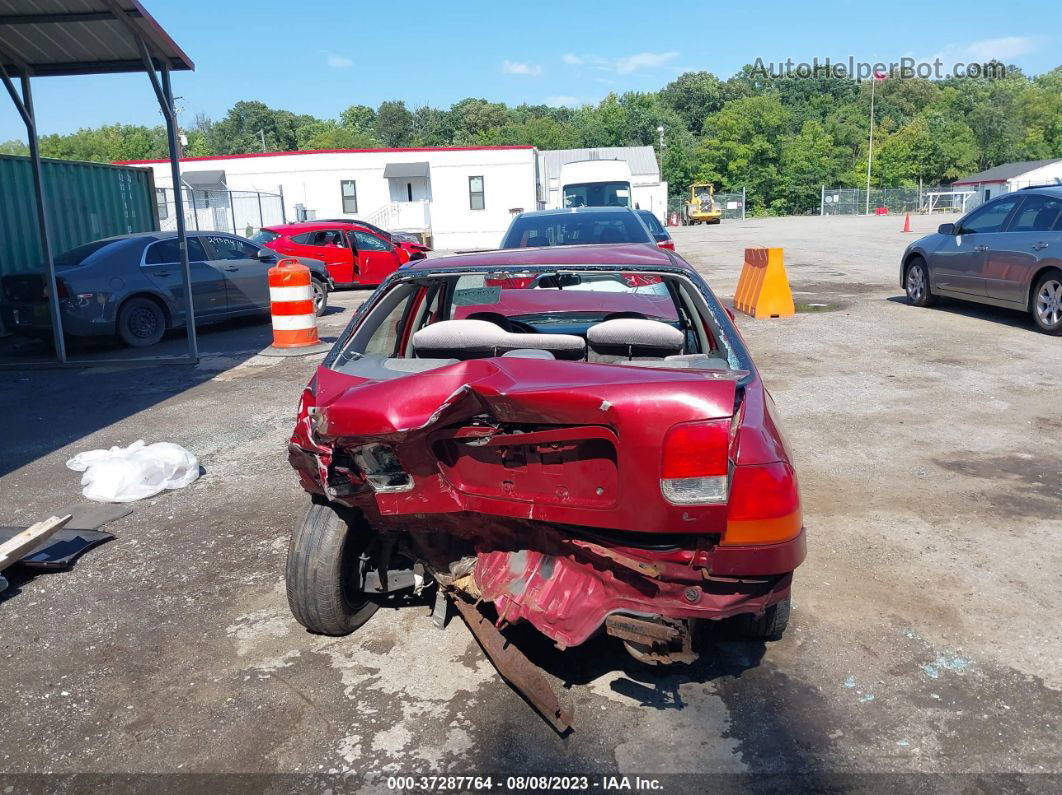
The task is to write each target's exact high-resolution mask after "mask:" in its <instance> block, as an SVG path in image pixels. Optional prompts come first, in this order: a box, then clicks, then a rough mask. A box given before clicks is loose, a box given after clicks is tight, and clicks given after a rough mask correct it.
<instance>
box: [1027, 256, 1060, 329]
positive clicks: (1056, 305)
mask: <svg viewBox="0 0 1062 795" xmlns="http://www.w3.org/2000/svg"><path fill="white" fill-rule="evenodd" d="M1029 303H1030V307H1029V311H1030V312H1031V313H1032V317H1033V321H1034V322H1035V323H1036V325H1037V326H1039V327H1040V331H1042V332H1044V333H1045V334H1054V335H1062V271H1059V270H1049V271H1047V272H1046V273H1044V274H1043V275H1042V276H1041V277H1040V278H1039V279H1037V280H1036V284H1035V286H1034V287H1033V291H1032V296H1031V298H1030V301H1029Z"/></svg>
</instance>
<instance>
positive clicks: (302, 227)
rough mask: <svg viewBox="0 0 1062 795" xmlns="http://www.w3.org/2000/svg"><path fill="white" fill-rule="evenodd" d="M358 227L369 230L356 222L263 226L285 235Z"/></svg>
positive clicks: (268, 230)
mask: <svg viewBox="0 0 1062 795" xmlns="http://www.w3.org/2000/svg"><path fill="white" fill-rule="evenodd" d="M348 226H349V227H357V228H359V229H369V231H372V230H371V229H370V228H369V227H367V226H365V224H361V223H358V222H356V221H296V222H295V223H293V224H272V225H270V226H263V227H262V228H263V229H265V230H266V231H267V232H279V233H283V234H289V233H291V232H313V231H314V230H317V229H335V228H336V227H348Z"/></svg>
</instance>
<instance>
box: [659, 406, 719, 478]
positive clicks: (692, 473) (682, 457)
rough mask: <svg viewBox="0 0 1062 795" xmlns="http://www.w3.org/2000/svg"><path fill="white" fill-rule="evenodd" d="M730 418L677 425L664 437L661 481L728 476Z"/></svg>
mask: <svg viewBox="0 0 1062 795" xmlns="http://www.w3.org/2000/svg"><path fill="white" fill-rule="evenodd" d="M729 446H730V418H729V417H727V418H726V419H725V420H709V421H707V422H687V423H683V424H682V425H675V426H674V427H672V428H671V430H669V431H668V432H667V436H665V437H664V462H663V466H662V468H661V472H660V476H661V477H662V478H696V477H701V476H703V475H725V474H726V473H727V468H728V464H727V448H729Z"/></svg>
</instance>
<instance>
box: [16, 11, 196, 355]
mask: <svg viewBox="0 0 1062 795" xmlns="http://www.w3.org/2000/svg"><path fill="white" fill-rule="evenodd" d="M104 2H105V3H106V5H107V7H108V8H109V11H99V12H96V11H94V12H81V13H73V12H71V13H60V14H31V15H17V16H16V15H5V16H0V25H19V24H27V25H28V24H34V25H37V24H47V23H63V22H87V21H99V20H116V21H118V22H121V23H122V24H123V25H124V26H125V28H126V30H128V32H129V34H130V36H131V37H132V39H133V41H134V42H135V43H136V46H137V49H138V51H139V54H140V60H139V63H138V62H135V61H115V62H110V61H107V62H104V61H84V62H79V63H77V64H73V65H71V64H67V65H64V66H63V68H62V69H61V70H54V69H49V68H47V67H44V68H34V67H31V66H30V65H29V64H27V63H26V62H25V61H22V60H21V59H18V58H16V57H14V56H13V55H12V54H11V53H8V52H3V51H0V81H2V82H3V84H4V87H5V88H6V89H7V92H8V94H9V95H10V96H11V101H12V102H13V103H14V105H15V108H16V109H17V110H18V112H19V115H20V116H21V117H22V120H23V122H24V123H25V125H26V136H27V139H28V141H29V150H30V161H31V166H32V170H33V186H34V194H35V196H34V199H35V200H36V205H37V221H38V225H39V229H40V237H41V253H42V255H43V258H44V265H45V270H46V271H47V280H48V305H49V311H50V313H51V319H52V335H53V338H54V342H55V352H56V360H57V362H58V364H59V365H60V366H74V367H84V366H86V365H100V364H106V365H137V364H146V363H150V364H159V363H164V362H168V363H176V364H195V363H197V362H198V361H199V345H198V341H197V339H196V330H195V304H194V299H193V296H192V274H191V265H190V263H189V261H188V238H187V231H186V229H185V218H184V205H183V201H182V197H181V192H180V190H176V191H174V213H175V215H176V221H177V240H178V249H179V251H180V254H181V272H182V277H183V279H184V298H185V329H186V330H187V337H188V354H187V355H186V356H180V357H175V356H149V357H134V358H128V359H107V360H100V359H93V360H91V361H87V362H85V361H78V362H70V361H68V360H67V355H66V342H65V339H64V337H63V325H62V312H61V311H60V307H59V296H58V290H57V284H56V277H55V261H54V258H53V252H52V245H51V236H50V233H49V230H48V218H47V212H46V209H45V208H46V200H45V193H44V182H43V179H42V173H41V156H40V147H39V141H38V137H37V118H36V115H35V112H34V107H33V93H32V91H31V88H30V77H31V76H42V75H56V74H63V75H74V74H99V73H102V72H129V71H140V70H143V71H145V72H147V75H148V78H149V80H150V81H151V87H152V88H153V89H154V91H155V96H156V98H157V99H158V102H159V108H160V109H161V110H162V115H163V117H164V118H165V120H166V138H167V143H168V145H169V150H170V169H171V173H172V177H173V184H174V185H177V186H179V185H180V184H181V169H180V159H179V158H180V153H179V144H178V138H177V135H178V133H177V113H176V111H175V110H174V106H173V88H172V85H171V83H170V70H171V68H172V67H175V66H176V67H182V66H183V67H185V68H187V67H188V63H187V62H186V61H182V60H180V59H177V60H176V61H173V60H171V59H170V58H168V57H166V55H165V53H164V52H163V51H162V50H161V48H160V47H159V46H158V45H157V43H155V42H154V41H152V40H151V39H150V38H149V37H148V36H147V35H146V34H145V32H144V31H143V30H142V29H141V28H140V27H139V26H138V25H137V24H136V22H135V21H134V19H142V18H144V17H145V16H146V15H145V14H143V13H142V12H141V11H140V10H138V9H132V10H125V9H123V8H122V7H121V5H120V4H119V3H118V0H104ZM163 35H165V34H163ZM5 63H7V64H11V65H13V66H14V67H15V70H16V73H17V75H18V77H19V80H20V83H21V95H20V93H19V91H18V90H16V88H15V83H14V80H13V79H12V76H11V74H10V73H9V72H8V69H7V67H5ZM48 364H49V365H50V364H51V363H48ZM9 366H11V365H9V364H8V363H3V364H0V367H5V368H6V367H9ZM14 366H16V367H19V368H23V367H26V366H32V365H28V364H27V363H18V364H17V365H14Z"/></svg>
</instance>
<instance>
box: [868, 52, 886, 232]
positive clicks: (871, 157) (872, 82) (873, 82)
mask: <svg viewBox="0 0 1062 795" xmlns="http://www.w3.org/2000/svg"><path fill="white" fill-rule="evenodd" d="M879 79H880V80H884V79H885V76H884V75H882V76H881V77H880V78H879V77H878V72H877V70H874V74H873V75H871V78H870V146H869V147H868V149H867V204H866V214H867V215H870V165H871V163H873V162H874V86H876V85H877V82H878V80H879Z"/></svg>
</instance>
